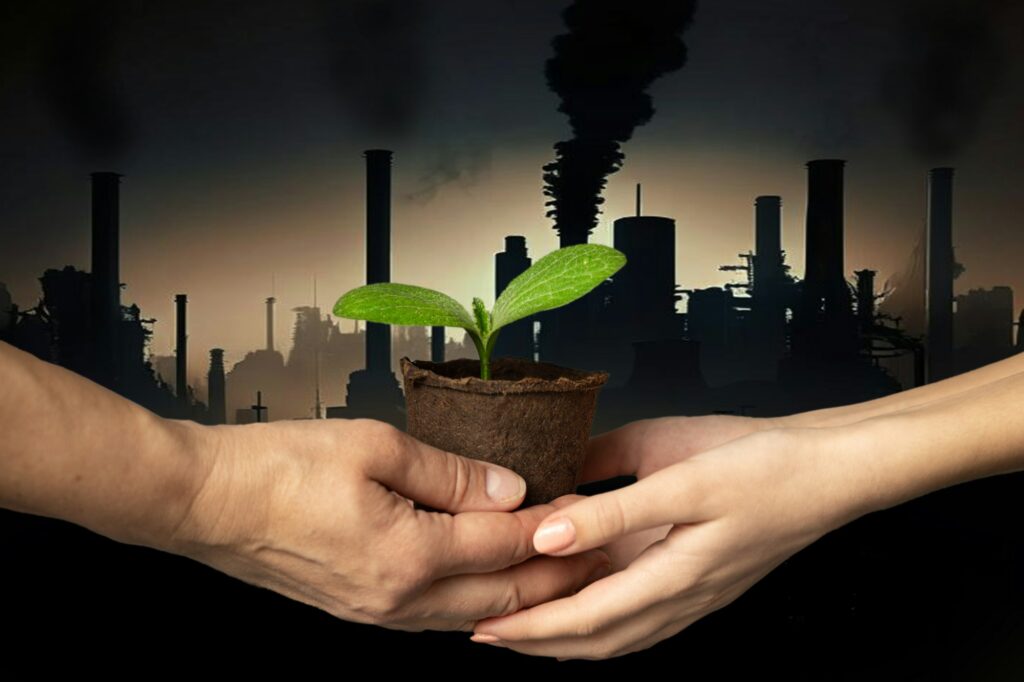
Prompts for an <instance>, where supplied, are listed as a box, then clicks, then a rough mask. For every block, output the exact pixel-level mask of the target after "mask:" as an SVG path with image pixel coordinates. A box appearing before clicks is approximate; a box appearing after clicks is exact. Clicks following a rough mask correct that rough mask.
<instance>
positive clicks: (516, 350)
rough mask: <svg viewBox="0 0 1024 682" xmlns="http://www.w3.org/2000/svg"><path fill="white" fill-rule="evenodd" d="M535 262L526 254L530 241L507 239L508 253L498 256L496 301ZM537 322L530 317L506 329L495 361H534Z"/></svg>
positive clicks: (519, 238)
mask: <svg viewBox="0 0 1024 682" xmlns="http://www.w3.org/2000/svg"><path fill="white" fill-rule="evenodd" d="M532 262H533V261H532V260H531V259H530V257H529V256H528V255H527V254H526V237H523V236H521V235H508V236H506V237H505V250H504V251H499V252H498V253H496V254H495V255H494V300H498V297H499V296H501V292H503V291H504V290H505V287H507V286H508V285H509V283H510V282H511V281H512V280H514V279H515V278H516V277H518V276H519V275H521V274H522V273H523V272H525V271H526V270H528V269H529V268H530V265H531V263H532ZM533 320H534V316H533V315H530V316H529V317H526V318H523V319H521V320H517V321H515V322H513V323H512V324H510V325H508V326H507V327H506V328H504V329H502V331H501V334H499V335H498V340H497V341H496V342H495V344H494V350H493V351H492V357H495V358H497V357H506V356H511V357H518V358H526V359H528V360H532V359H533Z"/></svg>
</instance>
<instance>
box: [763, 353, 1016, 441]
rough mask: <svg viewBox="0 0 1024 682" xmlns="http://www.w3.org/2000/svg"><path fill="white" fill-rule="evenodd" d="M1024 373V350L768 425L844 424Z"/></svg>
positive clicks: (792, 416)
mask: <svg viewBox="0 0 1024 682" xmlns="http://www.w3.org/2000/svg"><path fill="white" fill-rule="evenodd" d="M1022 372H1024V353H1017V354H1015V355H1012V356H1010V357H1008V358H1005V359H1003V360H1000V361H998V362H993V363H991V364H988V365H985V366H984V367H979V368H977V369H975V370H972V371H970V372H964V373H963V374H959V375H957V376H954V377H949V378H948V379H943V380H942V381H937V382H935V383H932V384H925V385H924V386H917V387H915V388H912V389H908V390H905V391H900V392H899V393H894V394H892V395H887V396H883V397H881V398H876V399H874V400H867V401H864V402H860V403H854V404H851V405H841V406H838V407H829V408H824V409H820V410H811V411H808V412H800V413H797V414H792V415H786V416H784V417H777V418H773V419H770V420H769V422H770V425H771V426H781V427H829V426H843V425H845V424H851V423H854V422H857V421H860V420H862V419H870V418H872V417H879V416H882V415H886V414H892V413H895V412H900V411H902V410H907V409H914V408H917V407H920V406H922V405H927V404H929V403H932V402H935V401H941V400H945V399H946V398H950V397H954V396H957V395H959V394H961V393H963V392H965V391H970V390H973V389H976V388H978V387H981V386H985V385H987V384H990V383H992V382H995V381H999V380H1000V379H1003V378H1005V377H1008V376H1013V375H1015V374H1021V373H1022Z"/></svg>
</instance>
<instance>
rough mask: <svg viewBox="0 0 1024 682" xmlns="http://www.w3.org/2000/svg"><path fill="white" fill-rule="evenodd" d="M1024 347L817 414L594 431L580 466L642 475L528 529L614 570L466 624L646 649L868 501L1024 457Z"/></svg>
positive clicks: (569, 649)
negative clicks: (607, 560) (558, 594)
mask: <svg viewBox="0 0 1024 682" xmlns="http://www.w3.org/2000/svg"><path fill="white" fill-rule="evenodd" d="M1022 360H1024V356H1014V357H1013V358H1011V359H1009V360H1004V361H1002V362H1000V363H994V364H993V365H990V366H987V367H985V368H981V369H980V370H976V371H975V372H971V373H967V374H964V375H960V376H959V377H954V378H953V379H949V380H946V381H944V382H938V383H936V384H932V385H929V386H926V387H921V388H920V389H914V390H913V391H906V392H904V393H902V394H897V395H896V396H888V397H887V398H883V399H879V400H876V401H870V402H868V403H862V404H858V405H853V406H847V407H846V408H830V409H829V410H822V411H818V413H817V414H815V413H804V414H802V415H793V416H791V417H783V418H781V419H772V420H758V419H753V418H746V417H730V416H727V415H724V416H723V415H715V416H709V417H664V418H659V419H648V420H641V421H638V422H633V423H631V424H627V425H625V426H623V427H621V428H619V429H616V430H614V431H610V432H608V433H605V434H601V435H600V436H597V437H595V438H593V439H591V441H590V444H589V449H588V454H587V470H586V472H587V473H586V478H587V480H598V479H603V478H607V477H610V476H614V475H622V474H635V475H636V476H637V478H638V481H637V483H635V484H633V485H630V486H627V487H625V488H621V489H619V490H615V491H611V492H608V493H604V494H601V495H596V496H593V497H590V498H585V499H583V500H578V501H576V502H575V503H573V504H571V505H569V506H567V507H564V508H561V509H559V510H558V511H557V512H555V513H553V514H552V515H551V516H550V517H548V518H547V519H545V521H544V522H543V523H542V525H541V527H540V528H539V529H538V532H537V533H536V534H535V536H534V544H535V546H536V547H537V549H538V550H540V551H542V552H544V553H546V554H549V555H551V556H569V555H571V554H573V553H575V552H579V551H583V550H588V549H592V548H595V547H601V548H603V549H604V550H605V551H606V552H607V553H608V554H609V556H610V557H611V558H612V568H613V573H612V574H611V575H609V576H608V577H606V578H603V579H601V580H598V581H596V582H594V583H592V584H590V585H589V586H587V587H586V588H584V589H583V590H581V591H579V592H578V593H577V594H574V595H571V596H568V597H565V598H562V599H557V600H554V601H551V602H548V603H545V604H541V605H538V606H536V607H533V608H528V609H524V610H522V611H520V612H518V613H515V614H512V615H509V616H505V617H496V618H488V619H485V620H483V621H481V622H479V623H478V624H477V626H476V628H475V634H474V636H473V639H474V640H475V641H479V642H483V643H487V644H491V645H494V646H501V647H506V648H510V649H513V650H515V651H519V652H521V653H524V654H531V655H540V656H553V657H556V658H559V659H563V660H564V659H568V658H581V659H605V658H610V657H614V656H621V655H624V654H628V653H630V652H633V651H638V650H641V649H645V648H647V647H650V646H652V645H654V644H656V643H658V642H660V641H662V640H664V639H666V638H668V637H671V636H672V635H674V634H676V633H678V632H680V631H681V630H683V629H684V628H686V627H688V626H689V625H690V624H692V623H693V622H695V621H697V620H699V619H700V618H702V617H703V616H705V615H707V614H708V613H711V612H713V611H715V610H717V609H720V608H722V607H724V606H726V605H728V604H729V603H731V602H732V601H734V600H735V599H736V598H737V597H738V596H739V595H741V594H742V593H743V592H745V591H746V590H747V589H749V588H750V587H751V586H752V585H754V584H755V583H756V582H757V581H759V580H760V579H761V578H763V577H764V576H765V575H767V574H768V573H769V572H770V571H771V570H773V569H774V568H775V567H776V566H778V565H779V564H780V563H781V562H782V561H784V560H785V559H786V558H787V557H789V556H791V555H793V554H794V553H796V552H798V551H799V550H800V549H802V548H803V547H806V546H807V545H809V544H810V543H812V542H814V541H815V540H817V539H818V538H820V537H822V536H823V535H825V534H827V533H828V532H830V531H832V530H834V529H836V528H838V527H840V526H842V525H844V524H845V523H848V522H850V521H852V520H854V519H856V518H858V517H860V516H862V515H863V514H865V513H868V512H871V511H876V510H881V509H886V508H888V507H891V506H894V505H896V504H900V503H902V502H905V501H907V500H909V499H912V498H914V497H917V496H920V495H923V494H925V493H927V492H930V491H933V490H937V489H939V488H942V487H946V486H949V485H954V484H956V483H959V482H963V481H969V480H973V479H976V478H981V477H984V476H991V475H995V474H999V473H1007V472H1010V471H1017V470H1020V469H1024V428H1022V427H1024V423H1022V421H1021V418H1020V416H1019V415H1020V414H1022V413H1024V411H1022V408H1024V373H1021V371H1020V370H1021V361H1022ZM815 417H818V421H815ZM814 424H817V425H814ZM566 521H568V522H569V523H568V524H566Z"/></svg>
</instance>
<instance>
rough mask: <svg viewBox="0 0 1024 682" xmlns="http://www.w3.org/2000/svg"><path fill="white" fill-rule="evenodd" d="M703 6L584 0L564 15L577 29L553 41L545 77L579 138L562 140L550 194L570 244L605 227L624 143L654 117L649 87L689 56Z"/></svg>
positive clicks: (684, 0)
mask: <svg viewBox="0 0 1024 682" xmlns="http://www.w3.org/2000/svg"><path fill="white" fill-rule="evenodd" d="M695 8H696V2H695V0H675V1H672V0H631V1H630V2H620V1H618V0H577V2H574V3H573V4H572V5H570V6H569V7H568V8H567V9H566V10H565V11H564V12H563V13H562V17H563V19H564V21H565V25H566V27H567V28H568V29H569V31H568V33H564V34H562V35H559V36H557V37H556V38H555V39H554V40H553V41H552V46H553V48H554V56H552V57H551V58H550V59H549V60H548V61H547V63H546V67H545V74H546V76H547V82H548V87H550V88H551V90H552V91H553V92H555V93H556V94H557V95H558V96H559V97H560V98H561V105H560V106H559V107H558V110H559V111H561V112H562V113H564V114H566V115H568V117H569V123H570V125H571V126H572V132H573V138H572V139H570V140H565V141H561V142H558V143H556V144H555V145H554V148H555V160H554V161H553V162H551V163H549V164H547V165H545V166H544V183H545V187H544V194H545V195H547V196H549V197H551V199H550V200H549V201H547V202H546V205H547V206H550V207H551V208H550V210H548V212H547V215H548V216H549V217H551V218H554V221H555V229H556V230H557V231H558V233H559V236H560V237H561V242H562V245H563V246H564V245H568V244H575V243H581V242H585V241H586V240H587V235H588V234H589V233H590V231H591V230H592V229H593V228H594V226H595V225H596V224H597V214H598V210H599V206H600V205H601V204H602V203H603V202H604V199H603V198H602V197H601V192H602V191H603V190H604V187H605V185H606V183H607V176H608V175H609V174H611V173H614V172H615V171H617V170H618V169H619V168H620V167H621V166H622V162H623V158H624V157H623V154H622V150H621V148H620V146H619V145H620V144H621V143H623V142H626V141H627V140H629V138H630V137H631V136H632V135H633V131H634V130H635V129H636V127H637V126H641V125H643V124H645V123H647V122H648V121H649V120H651V117H652V116H653V115H654V105H653V103H652V101H651V97H650V95H649V94H647V92H646V91H647V88H648V87H649V86H650V84H651V83H652V82H653V81H654V80H655V79H656V78H658V77H659V76H662V75H664V74H666V73H670V72H672V71H675V70H676V69H679V68H680V67H682V66H683V64H684V63H685V61H686V46H685V45H684V44H683V41H682V39H681V36H682V32H683V30H684V29H685V28H686V27H687V26H688V25H689V24H690V22H691V21H692V18H693V13H694V11H695Z"/></svg>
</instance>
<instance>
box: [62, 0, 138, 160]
mask: <svg viewBox="0 0 1024 682" xmlns="http://www.w3.org/2000/svg"><path fill="white" fill-rule="evenodd" d="M126 10H127V7H126V5H125V4H124V2H122V1H120V0H96V1H95V2H89V3H81V4H75V5H73V6H72V7H70V8H69V9H68V12H67V14H66V15H63V16H60V15H58V18H57V19H56V20H55V23H54V25H53V32H52V34H51V35H50V37H49V41H48V42H47V43H46V46H45V48H44V53H43V64H42V66H43V78H44V81H43V85H44V90H45V93H46V97H47V99H48V100H49V103H50V105H51V106H52V107H53V109H54V112H55V113H56V114H57V117H58V119H59V120H60V121H61V122H62V123H63V124H64V126H65V128H66V129H67V131H68V133H69V134H70V136H71V137H72V139H74V141H75V142H76V143H77V144H78V145H79V147H80V148H81V149H82V151H83V152H84V153H86V154H87V155H88V156H90V158H92V159H97V158H99V159H110V158H113V157H114V156H116V155H118V154H120V153H121V152H123V151H124V148H125V147H126V146H127V144H128V141H129V125H128V113H127V109H126V107H125V106H124V103H123V101H122V97H121V85H120V82H119V79H118V71H117V52H116V48H117V46H118V38H119V33H120V30H121V22H122V19H123V17H124V15H125V13H126Z"/></svg>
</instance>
